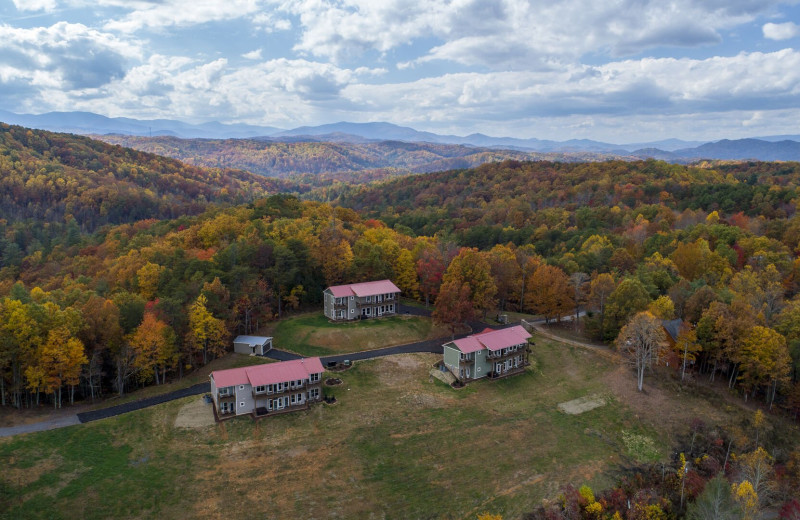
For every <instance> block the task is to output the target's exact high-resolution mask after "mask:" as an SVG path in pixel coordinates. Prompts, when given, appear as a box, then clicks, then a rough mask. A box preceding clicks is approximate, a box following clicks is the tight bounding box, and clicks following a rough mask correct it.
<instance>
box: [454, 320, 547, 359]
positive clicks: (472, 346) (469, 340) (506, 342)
mask: <svg viewBox="0 0 800 520" xmlns="http://www.w3.org/2000/svg"><path fill="white" fill-rule="evenodd" d="M530 337H531V335H530V334H529V333H528V331H527V330H525V329H524V328H523V327H522V326H520V325H514V326H513V327H509V328H507V329H500V330H492V329H485V330H484V331H483V332H481V333H479V334H473V335H471V336H467V337H465V338H461V339H457V340H455V341H453V342H452V343H453V344H454V345H455V346H456V348H457V349H458V350H460V351H461V352H463V353H464V354H469V353H470V352H477V351H479V350H482V349H484V348H486V349H489V350H492V351H495V350H500V349H503V348H508V347H512V346H514V345H520V344H522V343H525V342H526V341H527V340H528V338H530Z"/></svg>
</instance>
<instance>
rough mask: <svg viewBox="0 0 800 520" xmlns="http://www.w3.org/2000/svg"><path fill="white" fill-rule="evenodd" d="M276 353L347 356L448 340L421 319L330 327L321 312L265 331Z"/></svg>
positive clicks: (396, 318)
mask: <svg viewBox="0 0 800 520" xmlns="http://www.w3.org/2000/svg"><path fill="white" fill-rule="evenodd" d="M268 334H269V335H271V336H273V338H274V339H273V345H274V346H275V348H277V349H281V350H288V351H291V352H296V353H298V354H302V355H304V356H327V355H332V354H348V353H350V352H360V351H362V350H372V349H376V348H381V347H389V346H394V345H404V344H406V343H413V342H416V341H422V340H426V339H434V338H441V337H446V336H449V335H450V333H449V331H448V330H447V329H446V328H444V327H438V326H436V325H434V324H433V321H432V320H431V319H430V318H426V317H421V316H406V315H403V316H392V317H387V318H378V319H371V320H357V321H354V322H351V323H341V322H340V323H332V322H330V321H329V320H328V318H326V317H325V316H324V315H323V314H322V313H321V312H315V313H310V314H302V315H299V316H294V317H291V318H287V319H285V320H281V321H280V322H278V323H277V324H276V325H275V326H274V328H272V329H271V330H270V331H268Z"/></svg>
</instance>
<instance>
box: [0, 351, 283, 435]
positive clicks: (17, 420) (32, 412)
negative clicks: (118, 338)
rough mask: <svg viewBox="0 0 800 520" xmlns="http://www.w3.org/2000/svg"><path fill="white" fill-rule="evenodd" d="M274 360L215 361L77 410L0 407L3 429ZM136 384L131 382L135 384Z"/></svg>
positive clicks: (234, 358)
mask: <svg viewBox="0 0 800 520" xmlns="http://www.w3.org/2000/svg"><path fill="white" fill-rule="evenodd" d="M273 362H274V360H272V359H269V358H263V357H259V356H246V355H243V354H228V355H226V356H225V357H222V358H220V359H215V360H213V361H211V362H210V363H208V364H207V365H205V366H203V367H199V368H198V369H197V370H194V371H192V372H189V373H188V374H186V376H184V377H183V379H176V380H174V381H171V382H169V383H166V384H162V385H149V386H145V387H143V388H139V389H136V388H129V389H128V391H127V393H125V395H123V396H121V397H120V396H117V395H116V394H114V393H106V394H105V395H104V396H103V398H102V399H97V400H96V401H95V402H94V403H92V402H91V401H89V400H86V401H85V402H82V403H78V404H76V405H75V406H69V405H68V404H66V403H65V404H64V407H63V408H61V409H59V410H53V407H52V405H51V406H40V407H39V408H33V409H27V408H23V409H22V410H16V409H13V408H10V407H0V426H3V427H5V426H17V425H20V424H28V423H32V422H38V421H43V420H47V419H53V418H55V417H57V416H59V415H72V414H75V413H81V412H88V411H90V410H97V409H100V408H108V407H109V406H116V405H118V404H124V403H127V402H130V401H137V400H139V399H145V398H147V397H153V396H156V395H161V394H166V393H169V392H172V391H174V390H181V389H183V388H188V387H190V386H193V385H195V384H197V383H205V382H207V381H208V375H209V374H210V373H211V372H213V371H214V370H224V369H226V368H237V367H243V366H249V365H260V364H263V363H273ZM133 383H135V381H131V384H133Z"/></svg>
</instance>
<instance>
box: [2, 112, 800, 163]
mask: <svg viewBox="0 0 800 520" xmlns="http://www.w3.org/2000/svg"><path fill="white" fill-rule="evenodd" d="M0 121H3V122H6V123H11V124H16V125H21V126H26V127H30V128H41V129H45V130H52V131H56V132H70V133H77V134H122V135H134V136H174V137H181V138H186V139H189V138H206V139H231V138H232V139H237V138H259V139H263V140H267V141H286V142H302V141H320V142H343V143H365V142H371V141H404V142H416V143H435V144H457V145H464V146H475V147H481V148H496V149H505V150H509V149H510V150H518V151H523V152H542V153H562V154H567V155H568V154H571V153H587V152H589V153H594V154H607V155H608V156H613V157H626V156H627V157H640V158H646V157H652V158H656V159H661V160H665V161H673V162H689V161H692V160H696V159H756V160H762V161H778V160H780V161H785V160H792V161H797V160H800V143H799V142H798V141H800V135H782V136H766V137H762V138H757V139H737V140H727V139H725V140H722V141H716V142H702V141H683V140H680V139H665V140H662V141H653V142H645V143H630V144H611V143H604V142H601V141H593V140H590V139H570V140H568V141H552V140H547V139H535V138H530V139H520V138H516V137H492V136H488V135H485V134H479V133H475V134H470V135H467V136H458V135H441V134H435V133H433V132H421V131H419V130H415V129H413V128H410V127H407V126H399V125H395V124H392V123H385V122H373V123H349V122H340V123H331V124H326V125H319V126H301V127H298V128H294V129H291V130H282V129H279V128H275V127H271V126H254V125H245V124H223V123H218V122H211V123H203V124H190V123H184V122H181V121H173V120H169V119H154V120H137V119H130V118H125V117H114V118H109V117H105V116H101V115H97V114H93V113H90V112H49V113H46V114H39V115H30V114H14V113H12V112H7V111H3V110H0Z"/></svg>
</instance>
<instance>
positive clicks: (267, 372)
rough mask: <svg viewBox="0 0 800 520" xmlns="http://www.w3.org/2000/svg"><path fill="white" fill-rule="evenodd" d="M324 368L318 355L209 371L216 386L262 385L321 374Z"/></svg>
mask: <svg viewBox="0 0 800 520" xmlns="http://www.w3.org/2000/svg"><path fill="white" fill-rule="evenodd" d="M324 371H325V369H324V368H322V362H321V361H320V359H319V358H318V357H313V358H303V359H292V360H290V361H280V362H278V363H268V364H265V365H254V366H250V367H242V368H230V369H228V370H215V371H214V372H211V377H212V379H214V384H215V385H216V387H217V388H223V387H226V386H235V385H245V384H249V385H251V386H263V385H272V384H275V383H285V382H287V381H298V380H301V379H307V378H308V376H309V375H311V374H321V373H322V372H324Z"/></svg>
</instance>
